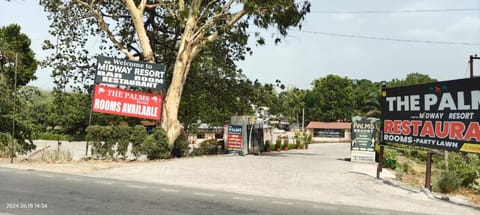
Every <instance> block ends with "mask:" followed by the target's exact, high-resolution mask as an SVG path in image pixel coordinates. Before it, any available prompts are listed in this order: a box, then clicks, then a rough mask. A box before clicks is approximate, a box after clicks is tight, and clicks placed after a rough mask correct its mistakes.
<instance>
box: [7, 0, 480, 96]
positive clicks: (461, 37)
mask: <svg viewBox="0 0 480 215" xmlns="http://www.w3.org/2000/svg"><path fill="white" fill-rule="evenodd" d="M311 3H312V8H311V10H312V12H311V13H310V14H308V15H307V16H306V19H305V21H304V23H303V27H302V29H301V30H298V29H292V31H290V32H289V35H288V36H287V37H286V38H285V39H284V41H283V42H282V43H281V44H278V45H275V44H274V42H273V39H271V38H270V35H271V34H272V33H273V31H268V32H264V36H265V37H266V38H267V39H270V40H267V45H265V46H255V45H254V43H253V41H252V43H251V46H252V47H253V55H252V56H248V57H247V58H246V60H245V61H243V62H239V63H238V66H239V67H240V68H242V70H243V71H244V73H245V74H246V75H247V77H248V78H249V79H251V80H255V79H258V80H259V81H260V82H262V83H274V82H275V80H277V79H279V80H281V81H282V83H284V84H285V85H287V86H289V87H298V88H301V89H311V87H312V85H311V83H312V81H313V80H315V79H319V78H321V77H325V76H327V75H328V74H337V75H339V76H342V77H348V78H350V79H369V80H372V81H383V80H385V81H389V80H392V79H403V78H405V76H406V75H407V74H409V73H414V72H419V73H423V74H428V75H429V76H430V77H432V78H436V79H438V80H440V81H444V80H452V79H459V78H467V77H469V70H468V69H469V67H468V58H469V56H470V55H472V54H478V55H480V0H455V1H452V0H401V1H400V0H311ZM457 9H470V10H457ZM472 9H476V10H472ZM432 10H433V11H435V12H432ZM427 11H430V12H427ZM11 23H17V24H20V25H21V27H22V31H23V32H24V33H26V34H27V35H28V36H29V37H30V38H31V39H32V49H33V50H34V52H35V53H36V56H37V59H40V60H41V59H44V58H45V56H47V55H48V53H45V52H43V51H42V50H41V44H42V42H43V40H45V39H49V38H50V36H49V34H48V30H49V27H48V26H49V21H48V19H47V14H46V13H45V12H43V9H42V8H41V7H40V6H38V1H36V0H35V1H34V0H24V1H13V2H7V1H0V26H5V25H8V24H11ZM368 38H370V39H368ZM372 38H373V39H372ZM399 40H401V41H399ZM402 41H403V42H402ZM405 41H410V42H405ZM413 41H424V42H413ZM435 42H446V43H440V44H439V43H435ZM474 71H475V73H476V74H477V75H480V60H477V61H475V64H474ZM50 73H51V69H50V68H46V69H41V70H39V71H38V72H37V74H36V75H37V77H38V80H36V81H34V82H32V83H31V84H32V85H34V86H38V87H40V88H43V89H47V90H48V89H51V88H52V87H53V82H52V79H51V78H50Z"/></svg>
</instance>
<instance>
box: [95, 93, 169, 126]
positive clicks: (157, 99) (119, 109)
mask: <svg viewBox="0 0 480 215" xmlns="http://www.w3.org/2000/svg"><path fill="white" fill-rule="evenodd" d="M92 102H93V104H92V111H93V112H98V113H107V114H113V115H120V116H130V117H136V118H143V119H153V120H160V117H161V115H162V97H161V96H160V95H156V94H151V93H143V92H135V91H130V90H124V89H119V88H114V87H108V86H103V85H95V94H94V96H93V101H92Z"/></svg>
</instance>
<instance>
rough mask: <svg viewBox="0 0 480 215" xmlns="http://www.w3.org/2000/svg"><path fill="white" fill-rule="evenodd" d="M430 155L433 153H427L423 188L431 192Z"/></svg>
mask: <svg viewBox="0 0 480 215" xmlns="http://www.w3.org/2000/svg"><path fill="white" fill-rule="evenodd" d="M432 154H433V152H430V151H429V152H428V153H427V169H426V171H425V188H427V189H428V190H430V191H432V185H431V178H432Z"/></svg>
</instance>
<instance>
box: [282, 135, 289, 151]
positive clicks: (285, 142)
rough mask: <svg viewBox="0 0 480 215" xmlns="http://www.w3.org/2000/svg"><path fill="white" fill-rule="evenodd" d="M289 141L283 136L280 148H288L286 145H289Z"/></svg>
mask: <svg viewBox="0 0 480 215" xmlns="http://www.w3.org/2000/svg"><path fill="white" fill-rule="evenodd" d="M289 144H290V143H289V141H288V138H285V139H283V144H282V148H283V149H288V145H289Z"/></svg>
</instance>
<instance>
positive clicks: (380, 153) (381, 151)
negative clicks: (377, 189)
mask: <svg viewBox="0 0 480 215" xmlns="http://www.w3.org/2000/svg"><path fill="white" fill-rule="evenodd" d="M384 150H385V149H384V146H383V145H382V146H380V152H379V155H378V166H377V179H379V178H380V173H381V172H382V168H383V152H384Z"/></svg>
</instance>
